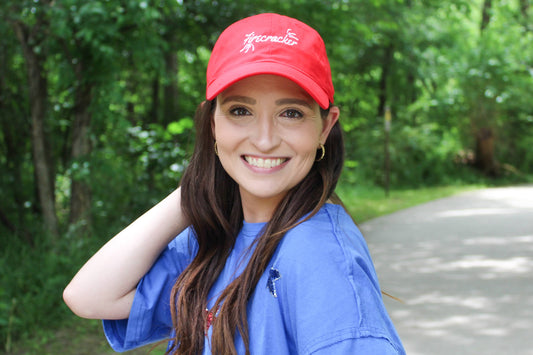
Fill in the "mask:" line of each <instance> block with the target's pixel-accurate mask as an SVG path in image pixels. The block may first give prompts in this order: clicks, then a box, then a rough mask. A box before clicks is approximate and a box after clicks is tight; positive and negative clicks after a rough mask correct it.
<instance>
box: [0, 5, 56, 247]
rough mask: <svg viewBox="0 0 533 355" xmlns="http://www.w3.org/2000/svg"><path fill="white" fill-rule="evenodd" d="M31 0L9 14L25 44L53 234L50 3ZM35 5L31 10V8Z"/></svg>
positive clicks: (38, 159)
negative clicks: (49, 130)
mask: <svg viewBox="0 0 533 355" xmlns="http://www.w3.org/2000/svg"><path fill="white" fill-rule="evenodd" d="M28 3H29V2H26V1H24V2H9V3H8V4H6V5H7V6H8V9H9V10H10V11H9V14H11V15H13V16H12V17H9V18H8V21H9V22H10V23H11V25H12V28H13V31H14V32H15V34H16V37H17V39H18V41H19V43H20V45H21V48H22V52H23V54H24V59H25V62H26V70H27V76H28V86H29V91H28V93H29V103H30V112H31V123H32V124H31V141H32V153H33V163H34V168H35V171H34V176H35V181H36V187H37V192H38V196H39V202H40V207H41V209H42V214H43V219H44V224H45V226H46V229H47V230H48V231H49V232H50V233H51V235H52V236H55V237H57V236H58V219H57V214H56V209H55V171H54V167H53V162H52V156H51V152H50V142H48V141H47V129H46V128H47V127H46V116H47V101H48V82H47V78H46V73H45V71H44V64H45V61H46V55H47V43H46V42H47V38H46V32H47V26H48V21H47V19H48V16H47V7H48V6H49V1H41V2H37V3H34V4H32V6H29V4H28ZM30 9H31V11H30Z"/></svg>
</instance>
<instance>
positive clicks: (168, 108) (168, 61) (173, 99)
mask: <svg viewBox="0 0 533 355" xmlns="http://www.w3.org/2000/svg"><path fill="white" fill-rule="evenodd" d="M165 69H166V75H167V77H166V82H165V85H164V86H163V105H164V106H163V117H162V120H161V122H162V124H163V125H167V124H168V123H170V122H172V121H176V120H177V116H178V82H177V77H178V58H177V55H176V53H175V52H174V51H172V52H168V53H166V54H165Z"/></svg>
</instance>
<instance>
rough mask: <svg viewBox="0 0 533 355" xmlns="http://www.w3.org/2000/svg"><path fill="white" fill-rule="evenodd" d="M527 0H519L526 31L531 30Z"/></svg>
mask: <svg viewBox="0 0 533 355" xmlns="http://www.w3.org/2000/svg"><path fill="white" fill-rule="evenodd" d="M529 1H530V0H520V13H521V14H522V23H523V26H524V29H525V30H526V31H531V28H530V24H529Z"/></svg>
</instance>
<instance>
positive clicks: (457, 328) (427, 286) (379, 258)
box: [361, 186, 533, 355]
mask: <svg viewBox="0 0 533 355" xmlns="http://www.w3.org/2000/svg"><path fill="white" fill-rule="evenodd" d="M361 229H362V231H363V234H364V235H365V238H366V239H367V241H368V244H369V247H370V252H371V254H372V256H373V258H374V262H375V265H376V269H377V273H378V277H379V280H380V284H381V288H382V289H383V290H384V291H386V292H389V293H391V294H393V295H394V296H397V297H399V298H401V299H402V300H403V301H404V302H405V303H400V302H397V301H394V300H391V299H390V298H388V297H385V305H386V307H387V309H388V311H389V313H390V315H391V318H392V320H393V322H394V324H395V326H396V328H397V330H398V333H399V334H400V337H401V338H402V341H403V343H404V346H405V348H406V351H407V354H408V355H441V354H443V355H444V354H446V355H470V354H472V355H473V354H476V355H479V354H483V355H492V354H495V355H496V354H497V355H507V354H509V355H533V186H524V187H510V188H491V189H484V190H479V191H475V192H469V193H465V194H461V195H458V196H455V197H450V198H444V199H440V200H437V201H433V202H430V203H426V204H423V205H420V206H417V207H414V208H409V209H406V210H403V211H400V212H397V213H393V214H391V215H388V216H384V217H380V218H376V219H374V220H371V221H368V222H366V223H364V224H362V225H361Z"/></svg>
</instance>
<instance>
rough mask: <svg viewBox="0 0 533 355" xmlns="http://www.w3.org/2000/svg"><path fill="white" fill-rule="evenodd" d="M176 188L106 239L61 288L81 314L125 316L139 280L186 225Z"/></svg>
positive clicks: (75, 309)
mask: <svg viewBox="0 0 533 355" xmlns="http://www.w3.org/2000/svg"><path fill="white" fill-rule="evenodd" d="M180 202H181V191H180V189H179V188H178V189H177V190H175V191H173V192H172V193H171V194H170V195H169V196H167V197H166V198H165V199H164V200H162V201H161V202H159V203H158V204H157V205H155V206H154V207H152V208H151V209H150V210H149V211H148V212H146V213H145V214H143V215H142V216H141V217H139V218H138V219H137V220H135V222H133V223H132V224H130V225H129V226H128V227H126V228H125V229H123V230H122V231H121V232H120V233H118V234H117V235H116V236H115V237H113V238H112V239H111V240H110V241H108V242H107V243H106V244H105V245H104V246H103V247H102V248H101V249H100V250H99V251H98V252H97V253H96V254H95V255H93V256H92V257H91V259H89V261H87V263H86V264H85V265H84V266H83V267H82V268H81V269H80V271H78V273H77V274H76V276H74V278H73V279H72V281H71V282H70V283H69V284H68V286H67V287H66V288H65V290H64V291H63V299H64V300H65V303H66V304H67V305H68V307H69V308H70V309H71V310H72V311H73V312H74V313H75V314H76V315H78V316H80V317H83V318H92V319H123V318H127V317H128V315H129V312H130V309H131V305H132V302H133V297H134V295H135V288H136V286H137V283H138V282H139V280H140V279H141V278H142V277H143V276H144V274H146V272H147V271H148V270H149V269H150V267H151V266H152V264H153V263H154V262H155V260H156V259H157V257H158V256H159V254H160V253H161V251H162V250H163V249H164V248H165V247H166V245H167V244H168V243H169V242H170V241H171V240H172V239H173V238H174V237H175V236H176V235H177V234H179V233H180V232H181V231H183V230H184V229H185V228H186V227H187V222H186V220H185V217H184V216H183V214H182V213H181V208H180Z"/></svg>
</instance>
